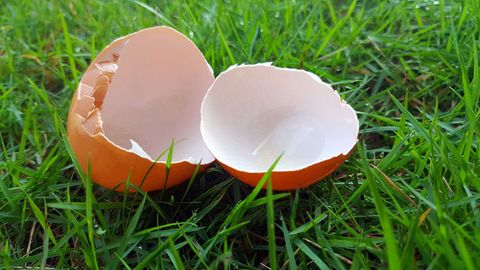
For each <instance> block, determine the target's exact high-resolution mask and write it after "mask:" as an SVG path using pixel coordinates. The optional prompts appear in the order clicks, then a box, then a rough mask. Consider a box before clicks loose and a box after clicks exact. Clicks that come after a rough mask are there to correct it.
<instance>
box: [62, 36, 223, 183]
mask: <svg viewBox="0 0 480 270" xmlns="http://www.w3.org/2000/svg"><path fill="white" fill-rule="evenodd" d="M213 81H214V76H213V72H212V69H211V68H210V66H209V65H208V63H207V61H206V60H205V58H204V56H203V55H202V53H201V52H200V51H199V49H198V48H197V47H196V46H195V45H194V44H193V43H192V42H191V41H190V40H189V39H188V38H187V37H185V36H184V35H183V34H181V33H179V32H177V31H176V30H174V29H172V28H169V27H153V28H148V29H144V30H141V31H139V32H136V33H133V34H130V35H128V36H125V37H122V38H120V39H117V40H115V41H114V42H112V43H111V44H110V45H109V46H107V47H106V48H105V49H104V50H103V51H102V52H101V53H100V54H99V55H98V56H97V57H96V59H95V60H94V61H93V63H92V64H91V65H90V66H89V67H88V69H87V71H86V72H85V74H84V76H83V78H82V80H81V81H80V84H79V86H78V89H77V91H76V92H75V94H74V96H73V100H72V104H71V107H70V112H69V116H68V124H67V126H68V138H69V140H70V143H71V146H72V148H73V150H74V152H75V154H76V156H77V159H78V161H79V163H80V165H81V167H82V169H83V170H84V172H88V171H89V167H90V171H91V177H92V179H93V181H94V182H96V183H98V184H99V185H101V186H103V187H106V188H109V189H114V188H115V189H116V190H117V191H123V190H125V188H126V186H125V183H126V181H127V179H128V181H130V183H131V184H134V185H137V186H140V187H141V189H142V190H144V191H151V190H158V189H162V188H164V187H165V188H168V187H171V186H174V185H177V184H180V183H182V182H183V181H185V180H187V179H189V178H190V177H191V176H192V174H193V173H194V171H195V169H196V167H197V165H199V166H200V171H202V170H204V169H205V168H206V167H207V166H208V165H209V164H210V163H212V162H213V161H214V158H213V156H212V155H211V154H210V153H209V151H208V150H207V148H206V146H205V144H204V142H203V140H202V137H201V134H200V129H199V123H200V113H199V111H200V105H201V102H202V99H203V97H204V95H205V93H206V91H207V89H208V88H209V86H210V85H211V84H212V83H213ZM172 140H174V142H175V144H174V148H173V157H172V160H171V167H170V171H169V175H168V181H167V182H166V181H165V180H166V179H167V177H166V176H167V170H166V160H167V156H168V155H167V154H166V152H168V149H169V147H170V145H171V143H172ZM162 153H163V155H161V154H162ZM159 157H160V158H159ZM157 158H159V159H158V160H157ZM155 160H157V161H155ZM129 191H134V189H133V188H130V189H129Z"/></svg>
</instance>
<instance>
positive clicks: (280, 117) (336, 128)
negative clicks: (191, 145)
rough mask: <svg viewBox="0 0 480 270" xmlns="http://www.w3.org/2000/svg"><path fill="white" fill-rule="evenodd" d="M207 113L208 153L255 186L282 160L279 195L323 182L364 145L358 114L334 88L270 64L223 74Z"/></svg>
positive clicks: (276, 180)
mask: <svg viewBox="0 0 480 270" xmlns="http://www.w3.org/2000/svg"><path fill="white" fill-rule="evenodd" d="M201 113H202V120H201V132H202V136H203V139H204V141H205V143H206V145H207V147H208V148H209V150H210V152H211V153H212V154H213V155H214V156H215V158H216V159H217V161H218V162H219V163H220V164H221V165H222V167H223V168H224V169H225V170H226V171H228V172H229V173H230V174H232V175H233V176H235V177H236V178H237V179H239V180H241V181H243V182H245V183H247V184H249V185H252V186H255V185H256V184H257V183H258V182H259V181H260V179H261V178H262V176H263V175H264V174H265V172H267V170H268V168H269V167H270V166H271V165H272V164H273V163H274V162H275V160H276V159H277V158H278V157H279V156H280V155H282V157H281V158H280V161H279V163H278V164H277V166H276V167H275V169H274V170H273V172H272V188H273V189H274V190H292V189H297V188H304V187H307V186H309V185H311V184H313V183H315V182H317V181H319V180H321V179H322V178H324V177H325V176H327V175H328V174H330V173H331V172H332V171H334V170H335V169H336V168H338V167H339V166H340V165H341V164H342V163H343V162H344V161H345V160H346V159H347V158H348V156H349V155H350V154H351V152H352V151H353V148H354V146H355V144H356V142H357V137H358V129H359V123H358V118H357V116H356V113H355V111H354V110H353V109H352V108H351V107H350V106H349V105H348V104H346V103H345V102H344V101H343V100H342V99H341V98H340V96H339V95H338V93H337V92H336V91H334V90H333V89H332V87H331V86H330V85H329V84H326V83H324V82H323V81H321V80H320V78H318V76H316V75H315V74H313V73H310V72H306V71H303V70H296V69H287V68H278V67H274V66H271V65H270V64H269V63H265V64H257V65H240V66H233V67H231V68H229V69H228V70H227V71H225V72H223V73H221V74H220V75H219V76H218V77H217V78H216V80H215V82H214V84H213V85H212V86H211V87H210V89H209V90H208V92H207V95H206V96H205V98H204V100H203V103H202V107H201ZM264 188H265V187H264Z"/></svg>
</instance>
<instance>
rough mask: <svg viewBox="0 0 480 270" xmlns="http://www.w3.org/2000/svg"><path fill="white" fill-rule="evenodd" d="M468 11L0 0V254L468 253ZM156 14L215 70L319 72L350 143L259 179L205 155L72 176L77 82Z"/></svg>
mask: <svg viewBox="0 0 480 270" xmlns="http://www.w3.org/2000/svg"><path fill="white" fill-rule="evenodd" d="M479 14H480V2H479V1H477V0H464V1H447V0H440V1H430V0H418V1H410V0H390V1H380V0H377V1H374V0H372V1H352V2H350V1H340V0H339V1H334V0H318V1H302V0H297V1H233V0H230V1H213V0H209V1H194V0H182V1H175V2H173V1H169V2H167V1H161V2H160V1H159V2H157V1H145V0H141V1H120V0H116V1H115V0H112V1H97V0H87V1H80V0H78V1H42V0H31V1H28V0H17V1H9V0H4V1H2V5H1V6H0V268H26V267H28V268H30V267H33V268H37V267H41V268H50V267H53V268H80V269H83V268H109V269H116V268H126V269H128V268H134V267H137V269H142V268H146V269H174V268H176V269H185V268H186V269H219V268H224V269H258V268H265V269H268V268H282V269H297V268H298V269H311V268H312V269H313V268H320V269H346V268H352V269H369V268H373V269H377V268H390V269H411V268H421V269H478V265H477V266H475V265H476V263H475V260H476V259H477V258H478V257H479V256H480V209H479V206H480V204H479V201H480V167H479V165H480V164H479V161H480V151H479V150H478V143H479V138H480V137H479V136H480V133H479V126H480V119H479V118H480V108H479V96H480V71H479V46H480V42H479V40H480V15H479ZM154 25H170V26H173V27H175V28H176V29H178V30H179V31H181V32H183V33H185V34H186V35H187V36H189V37H190V38H191V39H192V40H193V41H194V42H195V43H196V44H197V45H198V47H199V48H200V49H201V51H202V52H203V53H204V54H205V56H206V58H207V60H208V61H209V63H210V64H211V65H212V67H213V69H214V71H215V74H218V73H219V72H221V71H222V70H225V69H226V68H228V67H229V66H230V65H232V64H236V63H257V62H273V63H274V65H277V66H282V67H283V66H284V67H293V68H303V69H306V70H309V71H312V72H314V73H316V74H318V75H319V76H320V77H321V78H323V79H324V80H325V81H328V82H330V83H333V84H334V87H335V88H336V89H337V90H338V91H339V92H340V94H341V95H342V97H343V98H344V99H345V100H347V101H348V102H349V103H350V104H351V105H352V106H353V107H354V108H355V109H356V110H357V111H358V116H359V119H360V124H361V127H360V138H359V143H358V147H357V149H356V151H355V152H354V154H353V155H352V156H351V157H350V158H349V159H348V161H347V162H346V163H344V164H343V165H342V166H341V167H340V169H339V170H337V171H336V172H334V173H333V174H332V175H330V176H329V177H327V178H326V179H325V180H324V181H322V182H320V183H318V184H315V185H313V186H311V187H310V188H308V189H305V190H298V191H293V192H282V193H277V192H274V193H273V195H272V194H268V193H267V192H264V191H260V192H258V190H254V189H253V188H251V187H248V186H246V185H244V184H242V183H241V182H239V181H237V180H235V179H233V178H232V177H230V176H229V175H228V174H227V173H226V172H224V171H223V170H222V169H221V168H220V167H218V166H217V165H214V166H212V167H211V168H210V169H208V170H207V171H206V172H205V173H203V174H201V175H199V176H198V177H197V178H196V179H194V181H193V182H191V185H189V184H188V183H186V184H185V185H181V186H178V187H175V188H172V189H170V190H167V191H165V192H153V193H149V194H140V193H139V194H129V195H126V194H118V193H114V192H112V191H108V190H105V189H102V188H100V187H98V186H96V185H94V184H93V185H92V184H91V182H89V181H88V179H87V180H85V179H83V181H82V180H81V179H80V177H79V176H78V174H77V173H76V171H75V169H74V166H73V165H72V164H73V163H72V159H71V157H70V156H69V154H68V151H67V147H66V144H65V137H64V126H65V122H66V116H67V110H68V107H69V103H70V99H71V96H72V94H73V91H74V90H75V87H76V85H77V83H78V80H79V79H80V78H81V75H82V73H83V71H84V70H85V69H86V67H87V65H88V64H89V62H90V61H91V60H92V59H93V58H94V57H95V55H96V54H97V53H98V52H99V51H100V50H101V49H102V48H104V47H105V46H106V45H107V44H108V43H110V41H112V40H113V39H115V38H116V37H119V36H122V35H125V34H128V33H130V32H133V31H136V30H139V29H141V28H144V27H149V26H154ZM271 222H273V223H274V226H271V227H270V231H269V232H270V234H268V233H267V232H268V229H267V224H271ZM269 251H270V252H269Z"/></svg>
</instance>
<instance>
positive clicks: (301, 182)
mask: <svg viewBox="0 0 480 270" xmlns="http://www.w3.org/2000/svg"><path fill="white" fill-rule="evenodd" d="M352 152H353V150H352V151H350V152H349V153H348V154H347V155H339V156H337V157H334V158H331V159H329V160H325V161H322V162H320V163H317V164H314V165H312V166H309V167H306V168H304V169H301V170H298V171H274V172H272V174H271V177H272V189H273V190H279V191H281V190H294V189H299V188H306V187H308V186H310V185H312V184H314V183H316V182H318V181H320V180H322V179H323V178H325V177H326V176H327V175H329V174H330V173H332V172H333V171H335V169H337V168H338V167H339V166H340V165H341V164H342V163H343V162H345V160H347V158H348V157H349V156H350V155H351V153H352ZM218 163H220V165H221V166H222V167H223V168H224V169H225V170H226V171H227V172H229V173H230V174H231V175H233V176H235V178H237V179H240V180H242V181H243V182H245V183H247V184H249V185H250V186H252V187H255V186H256V185H257V184H258V182H259V181H260V180H261V179H262V177H263V176H264V174H265V173H251V172H242V171H239V170H235V169H233V168H231V167H229V166H227V165H226V164H224V163H222V162H218ZM263 188H264V189H266V188H267V185H266V184H265V185H264V186H263Z"/></svg>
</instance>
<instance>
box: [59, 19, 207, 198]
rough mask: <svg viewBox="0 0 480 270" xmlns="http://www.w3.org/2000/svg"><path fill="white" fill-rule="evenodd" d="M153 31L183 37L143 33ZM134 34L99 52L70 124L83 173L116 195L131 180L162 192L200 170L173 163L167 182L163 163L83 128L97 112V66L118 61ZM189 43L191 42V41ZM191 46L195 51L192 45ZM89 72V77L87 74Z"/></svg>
mask: <svg viewBox="0 0 480 270" xmlns="http://www.w3.org/2000/svg"><path fill="white" fill-rule="evenodd" d="M151 29H156V30H159V29H160V30H162V31H167V32H170V34H171V32H172V31H173V32H175V33H176V34H178V35H180V36H183V35H182V34H181V33H179V32H177V31H176V30H174V29H172V28H169V27H163V26H162V27H154V28H149V29H145V30H142V31H149V30H151ZM142 31H140V32H142ZM137 33H138V32H137ZM135 34H136V33H133V34H130V35H128V36H125V37H122V38H120V39H117V40H115V41H114V42H112V43H111V44H110V45H109V46H108V47H106V48H105V49H104V50H103V51H102V52H100V53H99V54H98V56H97V57H96V58H95V60H94V61H93V62H92V63H91V65H90V66H89V68H88V69H87V72H86V73H85V75H84V77H83V78H82V81H81V82H80V84H79V87H78V88H77V90H76V91H75V94H74V95H73V99H72V104H71V106H70V111H69V115H68V123H67V134H68V138H69V141H70V144H71V146H72V148H73V150H74V152H75V154H76V157H77V159H78V162H79V163H80V166H81V168H82V170H83V171H84V173H85V174H87V173H88V172H89V170H90V176H91V179H92V180H93V181H94V182H96V183H97V184H99V185H101V186H103V187H105V188H108V189H115V190H116V191H125V189H126V181H127V179H129V182H130V183H131V184H133V185H136V186H139V187H141V189H142V190H143V191H152V190H159V189H163V188H164V187H165V188H169V187H172V186H175V185H178V184H180V183H182V182H184V181H185V180H187V179H189V178H190V177H191V176H192V174H193V173H194V171H195V169H196V168H197V166H198V164H193V163H190V162H188V161H186V160H182V161H177V162H172V163H171V167H170V171H169V175H168V179H167V181H166V182H165V180H166V177H167V168H166V164H165V163H164V162H154V161H152V160H151V159H149V158H145V157H142V156H140V155H138V154H137V153H133V152H132V151H131V150H127V149H124V148H121V147H119V146H117V145H115V144H114V143H113V142H112V141H110V140H109V139H108V138H107V137H106V136H105V135H104V134H103V132H102V130H101V127H100V128H98V129H97V130H95V131H93V134H92V133H89V132H92V131H91V130H90V131H87V129H86V128H85V126H84V125H86V119H87V118H90V117H91V116H92V114H93V113H94V111H95V110H97V109H95V110H94V107H93V100H94V99H93V98H92V97H91V95H92V93H91V92H92V91H91V88H92V86H91V84H92V81H95V80H96V79H97V77H98V76H100V75H102V74H101V73H98V72H97V73H95V71H94V66H95V65H96V64H98V63H101V62H102V61H115V58H118V56H119V55H118V54H117V53H118V52H119V51H120V49H121V47H122V46H123V45H124V44H125V43H126V41H128V39H129V37H131V36H132V35H135ZM181 38H182V37H180V39H181ZM183 38H184V39H185V40H188V39H187V38H186V37H185V36H183ZM188 42H191V41H189V40H188ZM192 45H193V46H194V47H195V45H194V44H193V43H192ZM195 48H196V47H195ZM196 50H197V52H196V53H197V54H198V55H197V57H201V58H203V55H201V52H200V51H199V50H198V49H196ZM120 57H121V55H120ZM203 59H204V58H203ZM205 68H208V69H209V70H210V73H211V81H212V82H213V80H214V77H213V73H212V71H211V68H210V66H208V63H206V61H205ZM92 70H93V73H92ZM89 71H90V73H88V72H89ZM84 83H85V84H84ZM79 91H83V92H85V93H86V94H85V93H81V95H80V96H79ZM107 91H108V90H107ZM99 121H101V119H99ZM93 125H95V122H93ZM97 125H98V124H97ZM154 158H155V157H154ZM212 162H213V158H207V161H206V162H205V161H204V162H201V165H200V168H199V172H201V171H204V170H205V169H206V168H207V167H208V166H209V165H210V164H211V163H212ZM128 191H129V192H135V189H134V188H132V187H130V189H129V190H128Z"/></svg>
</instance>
